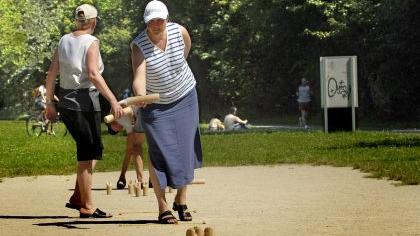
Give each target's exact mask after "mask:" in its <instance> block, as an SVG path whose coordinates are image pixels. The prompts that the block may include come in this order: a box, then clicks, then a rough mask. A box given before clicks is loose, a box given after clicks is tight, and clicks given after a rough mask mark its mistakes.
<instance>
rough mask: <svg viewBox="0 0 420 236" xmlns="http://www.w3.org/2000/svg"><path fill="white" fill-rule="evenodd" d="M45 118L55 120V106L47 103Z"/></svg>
mask: <svg viewBox="0 0 420 236" xmlns="http://www.w3.org/2000/svg"><path fill="white" fill-rule="evenodd" d="M45 113H46V114H45V116H46V117H47V119H48V120H55V119H56V117H57V111H56V109H55V106H54V104H53V103H51V102H47V107H46V108H45Z"/></svg>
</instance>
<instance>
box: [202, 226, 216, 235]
mask: <svg viewBox="0 0 420 236" xmlns="http://www.w3.org/2000/svg"><path fill="white" fill-rule="evenodd" d="M204 236H214V229H213V228H211V227H206V228H205V229H204Z"/></svg>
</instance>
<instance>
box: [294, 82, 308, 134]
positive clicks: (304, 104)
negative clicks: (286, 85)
mask: <svg viewBox="0 0 420 236" xmlns="http://www.w3.org/2000/svg"><path fill="white" fill-rule="evenodd" d="M296 96H297V102H298V105H299V113H300V116H299V126H301V127H304V128H305V129H308V128H309V126H308V115H309V107H310V103H311V88H310V87H309V82H308V80H307V79H306V78H302V79H301V83H300V85H299V86H298V89H297V91H296Z"/></svg>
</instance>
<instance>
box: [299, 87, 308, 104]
mask: <svg viewBox="0 0 420 236" xmlns="http://www.w3.org/2000/svg"><path fill="white" fill-rule="evenodd" d="M297 101H298V102H310V101H311V91H310V88H309V85H300V86H299V88H298V99H297Z"/></svg>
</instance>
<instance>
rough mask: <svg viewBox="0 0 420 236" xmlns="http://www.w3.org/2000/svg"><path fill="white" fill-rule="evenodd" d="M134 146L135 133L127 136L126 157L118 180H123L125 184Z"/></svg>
mask: <svg viewBox="0 0 420 236" xmlns="http://www.w3.org/2000/svg"><path fill="white" fill-rule="evenodd" d="M132 146H133V133H129V134H127V140H126V147H125V156H124V161H123V164H122V167H121V172H120V177H119V179H118V180H123V182H124V183H125V173H126V172H127V169H128V165H129V164H130V159H131V152H132Z"/></svg>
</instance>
